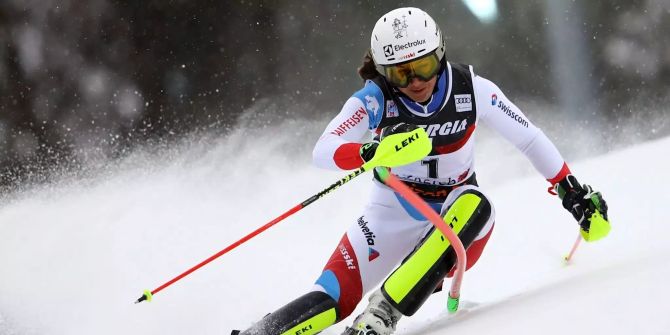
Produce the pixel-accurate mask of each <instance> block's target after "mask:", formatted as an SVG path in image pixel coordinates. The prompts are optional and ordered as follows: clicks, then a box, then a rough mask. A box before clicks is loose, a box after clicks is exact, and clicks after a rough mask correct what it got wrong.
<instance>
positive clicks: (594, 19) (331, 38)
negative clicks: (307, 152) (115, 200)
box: [0, 0, 670, 187]
mask: <svg viewBox="0 0 670 335" xmlns="http://www.w3.org/2000/svg"><path fill="white" fill-rule="evenodd" d="M493 2H495V1H493ZM408 5H411V6H416V7H420V8H423V9H424V10H426V11H427V12H429V14H431V15H432V16H433V17H434V18H435V20H436V21H437V22H438V24H439V25H440V26H441V28H442V30H443V32H444V33H445V35H446V36H447V58H448V59H449V60H451V61H455V62H463V63H468V64H472V65H474V66H475V71H476V72H477V73H479V74H481V75H483V76H484V77H487V78H489V79H491V80H493V81H494V82H496V83H497V84H498V85H499V86H500V87H501V88H502V89H503V91H504V92H506V94H507V96H508V97H511V98H512V99H513V100H514V101H517V104H519V105H520V107H522V108H523V109H524V111H525V112H526V113H527V114H529V115H531V116H533V117H538V116H541V115H542V113H545V114H546V115H550V116H548V118H549V119H552V118H553V119H560V120H562V123H561V124H562V126H561V127H565V126H569V127H572V126H575V127H577V126H579V127H580V128H579V129H583V130H584V131H592V132H593V136H594V137H598V138H600V140H602V141H603V142H605V143H616V146H619V145H621V141H615V139H616V138H617V137H618V136H620V135H621V133H622V132H624V131H628V130H627V129H629V128H630V127H629V125H630V124H635V125H637V127H635V129H636V130H635V132H636V133H637V134H636V138H637V139H639V140H646V139H652V138H656V137H660V136H664V135H667V134H668V133H670V125H669V124H668V121H667V118H668V117H667V112H665V110H666V106H667V105H668V103H669V102H670V99H669V98H668V96H669V94H668V93H670V80H669V79H670V42H668V40H669V38H668V36H670V2H668V1H664V0H637V1H631V0H626V1H623V0H620V1H616V0H615V1H553V0H535V1H533V0H530V1H529V0H506V1H499V2H498V4H497V16H496V17H495V18H493V19H491V20H484V19H480V18H478V17H477V16H475V15H474V14H473V12H472V11H471V10H469V9H468V7H467V6H466V4H465V3H464V2H463V1H456V0H454V1H442V2H436V1H416V2H412V3H406V2H399V1H348V2H343V3H341V4H328V3H327V2H326V3H324V2H319V1H246V0H242V1H239V0H238V1H220V0H218V1H197V0H189V1H187V0H173V1H168V0H148V1H115V0H89V1H81V0H61V1H56V0H3V1H0V176H1V181H0V185H2V186H3V187H7V186H11V185H17V184H20V183H22V182H25V181H26V180H29V179H34V180H40V178H46V177H45V176H46V175H48V173H46V172H47V171H51V170H53V168H54V167H55V166H56V167H59V168H63V169H75V170H76V169H77V168H78V167H79V166H81V165H82V164H85V162H87V161H89V160H92V159H99V158H103V159H110V158H111V159H114V158H118V157H123V156H124V155H126V154H127V153H128V152H130V151H132V149H133V148H135V147H136V146H137V145H144V144H146V143H147V142H149V143H151V142H160V143H170V142H171V141H172V140H177V139H179V138H181V137H183V136H184V135H186V134H193V133H198V132H203V131H204V132H215V133H221V134H225V133H226V131H228V130H229V129H230V128H231V127H233V126H234V125H235V124H236V123H237V122H238V120H239V118H240V116H241V115H249V114H252V115H254V117H255V118H259V119H262V120H266V122H279V121H281V120H282V119H292V118H293V119H295V118H307V119H314V120H327V119H328V118H329V117H331V116H333V115H334V114H335V113H337V112H338V111H339V109H340V107H341V105H342V103H343V102H344V101H345V100H346V99H347V98H348V97H349V96H350V95H351V93H352V92H354V91H355V90H357V89H358V88H359V87H360V85H361V80H360V78H358V76H357V74H356V68H357V67H358V66H359V64H360V61H361V58H362V55H363V53H364V52H365V50H366V48H367V47H368V45H369V38H370V37H369V36H370V32H371V29H372V27H373V26H374V23H375V22H376V20H377V19H378V18H379V17H380V16H381V15H382V14H384V13H386V12H387V11H389V10H391V9H393V8H395V7H397V6H408ZM526 102H528V103H526ZM531 102H532V103H531ZM529 106H533V107H534V108H529ZM270 110H271V111H273V112H272V115H269V112H267V111H270ZM277 111H281V112H277ZM544 128H547V125H544ZM550 128H551V126H550ZM554 128H556V129H553V130H549V132H550V133H552V135H554V136H553V137H560V136H561V133H562V132H563V131H562V130H561V129H562V128H559V127H554ZM614 146H615V144H612V147H614ZM610 149H612V148H610Z"/></svg>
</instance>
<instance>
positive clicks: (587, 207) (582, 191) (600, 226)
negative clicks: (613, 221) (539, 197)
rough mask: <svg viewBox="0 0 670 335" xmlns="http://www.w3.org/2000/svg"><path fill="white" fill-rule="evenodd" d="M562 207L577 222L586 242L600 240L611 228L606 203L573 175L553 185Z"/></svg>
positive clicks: (600, 195) (597, 193) (598, 193)
mask: <svg viewBox="0 0 670 335" xmlns="http://www.w3.org/2000/svg"><path fill="white" fill-rule="evenodd" d="M554 189H555V191H556V193H558V196H559V198H561V199H562V200H563V207H564V208H565V209H567V210H568V211H569V212H570V213H571V214H572V216H573V217H574V218H575V220H577V222H578V223H579V226H580V228H581V233H582V237H584V240H586V241H595V240H598V239H601V238H603V237H605V236H607V234H608V233H609V231H610V229H611V227H610V224H609V222H608V219H607V203H606V202H605V199H603V197H602V194H601V193H600V192H597V191H594V190H593V188H592V187H591V186H589V185H586V184H584V185H580V184H579V182H578V181H577V178H575V177H574V176H573V175H567V176H566V177H565V178H563V180H561V181H559V182H558V183H556V185H554Z"/></svg>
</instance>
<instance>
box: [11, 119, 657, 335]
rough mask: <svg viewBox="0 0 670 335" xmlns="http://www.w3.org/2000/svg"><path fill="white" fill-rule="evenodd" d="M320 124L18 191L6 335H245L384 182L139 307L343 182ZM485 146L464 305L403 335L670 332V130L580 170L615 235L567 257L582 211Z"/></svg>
mask: <svg viewBox="0 0 670 335" xmlns="http://www.w3.org/2000/svg"><path fill="white" fill-rule="evenodd" d="M269 127H270V126H269ZM320 127H321V124H318V125H314V124H288V125H286V124H285V125H284V126H283V127H282V128H277V129H273V128H272V127H270V128H265V129H258V130H248V129H247V130H244V131H243V130H238V131H236V132H234V133H233V134H231V135H229V136H227V137H226V138H221V139H211V138H210V139H192V140H187V141H185V142H184V143H183V144H181V145H179V146H176V147H174V148H171V149H161V150H158V151H156V150H151V148H150V149H148V150H144V151H142V150H140V151H137V152H136V153H134V154H133V155H131V156H130V157H127V158H126V159H124V160H123V161H121V162H116V163H114V165H113V166H109V167H108V168H106V169H104V170H101V171H99V172H98V173H97V174H95V175H94V176H93V177H91V176H90V175H87V177H85V178H80V179H77V178H70V179H65V180H62V181H59V182H55V183H53V184H51V185H48V186H40V187H36V188H32V189H29V190H24V191H21V192H17V193H15V194H12V195H10V196H9V197H6V198H5V200H4V202H3V203H2V204H0V334H49V335H76V334H161V335H166V334H229V332H230V329H232V328H244V327H247V326H249V325H250V324H251V323H252V322H254V321H255V320H257V319H259V318H260V317H262V316H263V315H265V314H266V313H268V312H270V311H272V310H274V309H276V308H278V307H279V306H281V305H283V304H284V303H286V302H288V301H289V300H291V299H293V298H295V297H297V296H299V295H301V294H303V293H304V292H305V291H306V290H307V289H309V288H310V287H311V285H312V283H313V282H314V280H315V279H316V278H317V276H318V275H319V273H320V271H321V268H322V266H323V264H324V262H325V261H326V260H327V259H328V257H329V256H330V254H331V252H332V251H333V250H334V248H335V246H336V243H337V242H338V240H339V239H340V237H341V235H342V233H343V231H344V230H345V228H346V227H347V226H348V225H349V224H351V223H352V222H355V219H356V218H357V217H358V216H359V213H360V211H361V210H362V208H363V206H364V205H365V202H366V199H367V196H368V189H369V184H370V183H371V181H370V178H371V176H370V175H364V176H361V177H358V178H356V179H355V180H353V181H351V182H350V183H348V184H346V185H345V186H343V187H341V188H339V189H338V190H337V191H335V192H333V193H332V194H329V195H327V196H326V197H324V198H322V199H320V200H319V201H317V202H315V203H314V204H312V205H310V206H309V207H307V208H305V209H303V210H302V211H300V212H298V213H296V214H294V215H292V216H290V217H289V218H287V219H286V220H284V221H282V222H281V223H279V224H278V225H277V226H275V227H273V228H272V229H270V230H268V231H267V232H265V233H263V234H261V235H260V236H258V237H257V238H254V239H252V240H251V241H249V242H248V243H246V244H244V245H242V246H241V247H239V248H237V249H235V250H234V251H232V252H231V253H229V254H227V255H225V256H223V257H221V258H220V259H218V260H216V261H214V262H213V263H211V264H209V265H208V266H206V267H204V268H202V269H201V270H199V271H196V272H195V273H193V274H191V275H190V276H188V277H186V278H184V279H183V280H181V281H179V282H177V283H176V284H174V285H172V286H170V287H168V288H166V289H165V290H163V291H162V292H160V293H158V294H157V295H156V296H155V297H154V301H153V302H150V303H147V302H144V303H142V304H137V305H135V304H133V301H134V300H135V299H137V298H138V297H139V296H141V294H142V292H143V290H145V289H154V288H156V287H158V286H159V285H160V284H162V283H164V282H166V281H168V280H169V279H171V278H173V277H174V276H176V275H178V274H179V273H181V272H183V271H184V270H186V269H188V268H190V267H191V266H193V265H195V264H196V263H198V262H200V261H202V260H204V259H205V258H207V257H209V256H210V255H212V254H214V253H216V252H217V251H219V250H221V249H223V248H224V247H226V246H227V245H229V244H230V243H233V242H234V241H236V240H237V239H239V238H240V237H242V236H244V235H245V234H247V233H249V232H251V231H253V230H254V229H256V228H257V227H260V226H261V225H263V224H265V223H267V222H268V221H270V220H271V219H273V218H275V217H277V216H279V215H280V214H282V213H284V212H285V211H287V210H288V209H290V208H292V207H293V206H295V205H296V204H298V203H300V202H302V201H303V200H305V199H307V198H309V197H310V196H312V195H313V194H315V193H317V192H319V191H321V190H322V189H324V188H325V187H327V186H328V185H330V184H331V183H332V182H334V181H336V180H338V179H339V178H340V176H342V175H343V173H340V172H332V171H323V170H319V169H316V168H314V167H312V166H311V165H310V151H311V146H312V144H313V143H314V141H315V140H316V137H318V133H316V132H315V131H314V130H309V129H317V128H320ZM289 129H290V131H287V130H289ZM305 129H308V130H305ZM282 134H284V135H282ZM479 141H480V143H479V144H480V145H479V147H478V154H477V159H478V171H477V172H478V175H479V179H480V184H481V185H482V186H483V187H484V190H485V191H486V192H487V193H488V194H489V196H490V197H491V198H492V199H493V202H494V205H495V208H496V211H497V219H496V227H495V230H494V233H493V236H492V239H491V240H490V242H489V245H488V246H487V248H486V250H485V253H484V255H483V256H482V258H481V259H480V261H479V263H478V264H477V265H476V266H475V267H474V268H473V269H472V270H471V271H468V272H467V273H466V275H465V279H464V283H463V291H462V299H463V302H462V304H463V309H462V311H461V312H459V313H458V314H456V315H455V316H453V317H441V315H442V313H443V311H444V309H445V306H446V297H445V294H444V293H438V294H435V295H434V296H433V297H432V298H431V299H429V301H428V302H427V303H426V305H425V306H424V308H422V310H420V311H419V312H418V313H417V314H416V315H415V316H413V317H411V318H404V319H402V320H401V321H400V323H399V325H398V334H459V335H464V334H594V333H601V334H608V335H614V334H630V333H632V332H635V333H637V334H669V333H670V319H669V318H668V312H669V311H670V307H668V301H670V287H669V286H668V284H667V282H668V278H669V277H670V243H667V239H668V236H670V225H669V224H668V220H667V206H668V203H670V201H669V200H670V196H668V193H667V187H668V185H669V184H670V176H669V174H668V173H667V171H669V170H670V158H668V155H667V154H668V152H670V151H669V150H668V148H670V138H665V139H661V140H657V141H654V142H648V143H643V144H639V145H636V146H633V147H629V148H626V149H622V150H620V151H615V152H610V153H608V154H605V155H602V156H597V157H593V158H591V159H588V160H582V161H578V162H571V163H572V164H571V167H572V170H573V172H574V173H575V174H576V176H577V177H578V178H579V179H580V180H581V181H582V182H588V183H590V184H592V185H594V186H595V187H596V188H597V189H599V190H601V191H602V192H603V194H604V196H605V199H606V200H607V202H608V204H609V206H610V218H611V222H612V226H613V230H612V233H611V234H610V236H609V237H607V238H606V239H604V240H602V241H599V242H595V243H582V245H581V246H580V248H579V249H578V250H577V253H576V255H575V257H574V260H573V262H572V263H571V264H568V265H566V264H565V263H564V262H563V259H562V258H563V256H564V255H565V254H566V253H567V252H568V251H569V249H570V247H571V245H572V243H573V241H574V239H575V237H576V236H577V225H576V223H575V222H574V220H573V219H572V217H571V216H570V214H569V213H568V212H566V211H565V210H564V209H563V208H562V207H561V205H560V202H559V200H558V199H557V198H555V197H552V196H550V195H549V194H548V193H547V192H546V188H547V186H548V185H547V183H546V182H545V181H544V180H543V179H542V177H541V176H540V175H539V174H537V173H536V172H534V171H533V170H532V167H531V166H530V163H528V162H527V161H525V159H524V158H523V157H521V156H520V155H519V154H517V153H515V151H514V149H512V148H511V146H509V145H507V144H505V143H504V141H502V140H500V138H497V137H496V138H491V139H487V138H485V137H484V138H480V139H479ZM362 307H363V304H361V306H359V310H360V308H362ZM359 310H357V311H356V313H357V312H358V311H359ZM350 322H351V318H349V319H347V320H346V321H345V322H342V323H340V324H338V325H336V326H334V327H332V328H331V329H328V330H326V331H324V332H323V334H339V333H340V332H341V331H342V330H343V329H344V326H345V323H350Z"/></svg>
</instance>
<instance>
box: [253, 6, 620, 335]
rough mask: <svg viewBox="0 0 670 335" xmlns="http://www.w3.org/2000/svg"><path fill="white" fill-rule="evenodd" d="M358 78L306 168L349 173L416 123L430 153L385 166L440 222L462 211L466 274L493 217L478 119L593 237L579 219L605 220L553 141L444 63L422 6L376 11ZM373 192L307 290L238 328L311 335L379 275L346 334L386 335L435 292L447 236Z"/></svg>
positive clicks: (498, 95) (447, 258)
mask: <svg viewBox="0 0 670 335" xmlns="http://www.w3.org/2000/svg"><path fill="white" fill-rule="evenodd" d="M359 74H360V75H361V77H362V78H363V79H364V80H365V85H364V87H363V88H362V89H360V90H359V91H357V92H356V93H354V94H353V95H352V96H351V98H349V99H348V100H347V101H346V103H345V104H344V106H343V108H342V110H341V111H340V113H339V114H338V115H337V116H336V117H335V118H334V119H333V120H332V121H331V122H330V123H329V124H328V126H327V127H326V130H325V131H324V132H323V135H322V136H321V138H319V140H318V141H317V143H316V146H315V148H314V152H313V159H314V163H315V164H316V165H317V166H319V167H323V168H328V169H339V170H351V169H355V168H358V167H360V166H361V165H362V164H363V163H364V162H366V161H368V160H370V159H371V158H372V157H373V156H374V154H375V149H376V148H377V144H378V141H379V140H383V138H384V137H385V136H388V135H390V134H395V133H399V132H407V131H411V130H414V129H416V127H422V128H424V129H425V130H426V132H427V133H428V136H429V137H430V138H431V139H432V144H433V149H432V152H431V153H430V154H429V155H428V156H427V157H425V159H423V160H421V161H417V162H415V163H412V164H408V165H405V166H401V167H397V168H394V169H393V171H392V172H393V173H394V174H395V175H397V177H398V178H400V179H401V180H403V181H404V182H405V183H406V184H407V185H408V186H409V187H410V188H411V189H413V190H414V191H415V192H416V193H417V194H418V195H419V196H421V197H422V198H423V199H424V200H425V201H427V202H428V203H429V204H431V206H433V208H435V209H436V210H438V211H440V213H441V215H442V216H443V217H444V216H445V215H446V214H447V213H448V212H449V211H452V210H453V211H456V210H459V211H460V212H465V213H466V215H465V216H464V217H463V216H461V217H459V220H465V222H466V224H465V226H463V228H462V229H461V230H460V231H458V232H457V233H458V234H459V237H460V239H461V240H462V242H463V244H464V246H465V247H466V248H467V264H466V268H467V269H469V268H470V267H472V266H473V265H474V264H475V263H476V262H477V260H478V259H479V256H480V255H481V253H482V251H483V249H484V246H485V245H486V242H487V241H488V240H489V237H490V236H491V232H492V231H493V227H494V219H495V211H494V208H493V206H492V204H491V202H490V200H489V198H488V197H487V196H486V195H485V194H484V193H483V192H482V190H481V189H480V188H479V186H478V185H477V180H476V178H475V172H474V164H473V163H474V162H473V156H474V154H473V151H474V140H473V133H474V131H475V129H476V127H477V126H478V125H479V124H480V123H483V124H486V125H488V126H489V127H492V128H493V129H495V130H496V131H497V132H498V133H499V134H500V135H502V137H504V138H505V139H507V140H508V141H509V142H511V143H512V144H513V145H515V146H516V147H517V148H518V149H519V150H520V151H521V152H522V153H523V154H524V155H526V157H528V159H529V160H530V161H531V163H532V164H533V166H534V167H535V168H536V170H537V171H538V172H539V173H540V174H541V175H542V176H543V177H544V178H545V179H547V180H548V181H549V183H550V184H551V185H553V188H554V190H555V191H556V192H558V195H559V197H560V198H561V199H562V204H563V207H565V208H566V209H567V210H568V211H570V212H571V213H572V214H573V216H574V217H575V219H576V220H577V221H578V222H579V224H580V226H581V230H582V235H583V236H584V238H585V239H587V240H589V236H590V235H589V234H594V232H593V230H595V228H594V229H593V230H591V227H590V220H589V219H590V218H591V215H593V214H594V213H596V210H597V211H598V212H599V213H600V214H602V216H603V217H604V218H605V219H607V206H606V204H605V201H604V200H603V199H602V196H601V195H600V193H599V192H594V191H593V190H592V189H591V187H589V186H587V185H584V186H581V185H580V184H579V183H578V182H577V180H576V179H575V177H574V176H572V175H571V173H570V170H569V168H568V166H567V165H566V163H565V162H564V160H563V158H562V156H561V154H560V153H559V152H558V150H557V149H556V147H555V146H554V144H553V143H552V142H551V141H550V140H549V139H548V138H547V136H545V134H544V133H543V132H542V131H541V130H540V129H539V128H537V127H536V126H535V125H533V124H532V123H531V122H530V121H529V120H528V118H526V116H525V115H524V114H523V113H522V112H521V111H520V110H519V108H517V106H515V105H514V104H513V103H512V102H511V101H510V100H509V99H507V97H506V96H505V95H504V94H503V92H502V91H501V90H500V89H499V88H498V86H496V85H495V84H494V83H492V82H491V81H489V80H487V79H485V78H482V77H480V76H478V75H476V74H475V73H474V71H473V69H472V67H471V66H465V65H461V64H455V63H450V62H448V61H446V60H445V42H444V38H443V36H442V32H441V31H440V29H439V27H438V26H437V24H436V23H435V21H434V20H433V19H432V18H431V17H430V16H429V15H428V14H426V13H425V12H424V11H422V10H420V9H417V8H399V9H395V10H393V11H391V12H389V13H387V14H386V15H384V16H382V17H381V18H380V19H379V20H378V21H377V23H376V25H375V27H374V29H373V31H372V38H371V49H370V51H369V53H368V54H367V55H366V57H365V59H364V63H363V66H362V67H361V68H360V69H359ZM373 135H376V137H375V138H374V139H372V140H370V138H371V137H372V136H373ZM372 187H373V190H372V194H371V198H370V200H369V203H368V204H367V206H366V207H365V209H364V210H363V213H362V215H361V216H360V217H358V218H357V219H356V220H354V221H353V222H352V224H351V226H350V227H349V229H348V230H347V232H346V233H345V234H344V236H343V237H342V239H341V241H340V243H339V244H338V246H337V247H336V248H335V252H334V253H333V254H332V256H331V258H330V260H328V262H327V263H326V265H325V267H324V269H323V272H322V274H321V276H320V277H319V278H318V279H317V280H316V282H315V284H314V287H313V288H312V289H311V291H310V292H309V293H307V294H305V295H303V296H301V297H299V298H297V299H296V300H294V301H292V302H290V303H289V304H287V305H286V306H284V307H282V308H280V309H279V310H277V311H275V312H274V313H271V314H268V315H267V316H266V317H264V318H263V319H262V320H260V321H259V322H258V323H256V324H255V325H254V326H252V327H251V328H250V329H248V330H246V331H244V332H242V334H243V335H251V334H253V335H257V334H262V335H268V334H269V335H275V334H291V335H298V334H301V335H303V334H316V333H318V332H320V331H322V330H323V329H325V328H327V327H329V326H331V325H333V324H335V323H337V322H339V321H341V320H342V319H344V318H346V317H347V316H349V315H350V314H351V313H352V312H353V311H354V308H355V307H356V306H357V304H358V303H359V302H360V300H361V299H362V297H363V295H364V294H366V293H367V292H369V291H371V290H372V289H374V288H375V287H377V285H378V284H379V283H380V282H382V281H383V283H382V285H381V287H380V288H378V289H377V290H375V291H374V292H373V293H372V294H371V295H370V297H369V304H368V306H367V308H366V309H365V310H364V312H363V313H362V314H360V315H359V316H358V317H357V318H356V319H355V321H354V324H353V326H352V327H348V328H347V329H346V331H345V333H344V334H349V335H372V334H379V335H388V334H391V333H393V332H394V331H395V327H396V324H397V322H398V319H400V317H401V316H403V315H406V316H411V315H413V314H414V313H415V312H416V311H417V310H418V309H419V307H420V306H421V305H422V304H423V303H424V302H425V301H426V299H427V298H428V297H429V296H430V295H431V294H432V293H433V292H435V291H436V290H439V289H440V288H441V284H442V280H443V279H444V278H445V277H448V276H451V275H452V273H451V272H452V271H453V268H454V263H455V259H456V258H455V256H454V251H453V250H452V248H451V247H449V243H448V242H445V239H444V237H443V236H442V234H441V233H440V232H439V231H438V230H436V229H435V228H434V227H433V226H432V225H431V224H430V223H429V222H428V221H427V220H426V218H424V217H423V216H422V215H421V214H420V213H418V212H417V211H416V210H415V209H414V208H412V207H411V206H410V205H409V204H408V203H407V202H406V201H405V199H403V198H402V197H401V196H399V195H398V194H397V193H395V192H394V191H393V190H392V189H390V188H388V187H386V186H385V185H383V184H382V183H381V182H379V181H378V180H375V181H374V182H373V186H372ZM468 208H469V209H470V210H465V209H468ZM605 233H606V232H605ZM598 234H600V235H603V233H602V232H598ZM394 269H395V270H394Z"/></svg>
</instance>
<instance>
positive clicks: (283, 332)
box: [240, 291, 338, 335]
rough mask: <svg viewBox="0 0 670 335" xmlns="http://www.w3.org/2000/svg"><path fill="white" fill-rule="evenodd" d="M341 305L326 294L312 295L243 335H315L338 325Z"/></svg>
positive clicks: (316, 293) (264, 319) (265, 319)
mask: <svg viewBox="0 0 670 335" xmlns="http://www.w3.org/2000/svg"><path fill="white" fill-rule="evenodd" d="M337 314H338V311H337V302H336V301H335V300H334V299H333V298H331V297H330V296H329V295H328V294H326V293H323V292H318V291H314V292H309V293H307V294H305V295H303V296H301V297H300V298H298V299H296V300H293V301H292V302H290V303H289V304H287V305H286V306H284V307H282V308H280V309H278V310H277V311H275V312H274V313H271V314H268V315H267V316H265V317H264V318H263V319H262V320H260V321H258V322H257V323H256V324H254V325H253V326H252V327H251V328H249V329H247V330H245V331H243V332H242V333H241V334H240V335H289V334H290V335H295V334H300V335H312V334H316V333H318V332H320V331H322V330H324V329H326V328H328V327H330V326H332V325H333V324H335V322H337V317H338V316H337Z"/></svg>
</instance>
